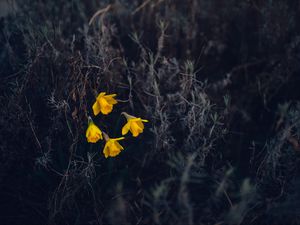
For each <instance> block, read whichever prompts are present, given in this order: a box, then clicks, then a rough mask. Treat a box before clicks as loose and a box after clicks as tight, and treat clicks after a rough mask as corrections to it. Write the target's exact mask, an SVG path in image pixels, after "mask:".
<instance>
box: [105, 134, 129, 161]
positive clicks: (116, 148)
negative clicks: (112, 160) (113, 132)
mask: <svg viewBox="0 0 300 225" xmlns="http://www.w3.org/2000/svg"><path fill="white" fill-rule="evenodd" d="M103 135H104V139H105V140H106V144H105V146H104V149H103V153H104V156H105V158H107V157H115V156H117V155H119V154H120V152H121V151H122V150H124V148H123V147H122V145H120V143H119V142H118V141H120V140H123V139H124V137H120V138H110V137H108V135H107V134H105V133H103Z"/></svg>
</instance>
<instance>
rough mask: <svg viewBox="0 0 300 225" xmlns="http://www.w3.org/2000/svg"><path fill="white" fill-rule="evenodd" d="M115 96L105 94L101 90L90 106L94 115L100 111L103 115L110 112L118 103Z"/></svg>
mask: <svg viewBox="0 0 300 225" xmlns="http://www.w3.org/2000/svg"><path fill="white" fill-rule="evenodd" d="M116 96H117V95H116V94H111V95H106V92H101V93H100V94H99V95H98V96H97V98H96V101H95V103H94V104H93V106H92V108H93V113H94V115H95V116H97V115H98V114H99V113H100V112H101V113H102V114H104V115H107V114H109V113H111V111H112V110H113V106H114V105H115V104H117V103H118V101H117V100H116V99H115V97H116Z"/></svg>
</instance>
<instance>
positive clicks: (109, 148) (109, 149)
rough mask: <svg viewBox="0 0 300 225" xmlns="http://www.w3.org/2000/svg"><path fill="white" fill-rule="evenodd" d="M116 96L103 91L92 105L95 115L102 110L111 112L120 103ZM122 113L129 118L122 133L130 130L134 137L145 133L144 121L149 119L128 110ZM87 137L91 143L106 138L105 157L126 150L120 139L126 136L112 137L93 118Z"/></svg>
mask: <svg viewBox="0 0 300 225" xmlns="http://www.w3.org/2000/svg"><path fill="white" fill-rule="evenodd" d="M116 96H117V95H116V94H112V95H106V93H105V92H101V93H100V94H99V95H98V97H97V98H96V101H95V103H94V104H93V107H92V108H93V113H94V115H95V116H97V115H98V114H99V113H100V112H101V113H102V114H104V115H107V114H109V113H111V112H112V110H113V107H114V105H115V104H117V103H118V101H117V100H116V99H115V97H116ZM121 114H122V115H124V116H125V118H126V119H127V123H126V124H125V125H124V126H123V128H122V135H125V134H127V133H128V132H129V131H130V132H131V133H132V136H133V137H137V136H138V135H139V134H140V133H143V130H144V124H143V122H148V120H144V119H141V118H137V117H134V116H131V115H129V114H128V113H126V112H122V113H121ZM86 138H87V141H88V142H90V143H96V142H98V141H99V140H102V139H103V138H104V140H105V141H106V143H105V146H104V149H103V153H104V156H105V158H107V157H115V156H117V155H119V153H120V152H121V151H122V150H124V148H123V147H122V146H121V145H120V143H119V141H120V140H123V139H125V138H124V137H120V138H110V137H109V136H108V135H107V134H106V133H105V132H103V131H101V130H100V128H99V127H98V126H96V125H95V124H94V122H93V121H92V119H91V118H89V123H88V128H87V130H86Z"/></svg>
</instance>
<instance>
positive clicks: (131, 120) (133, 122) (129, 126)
mask: <svg viewBox="0 0 300 225" xmlns="http://www.w3.org/2000/svg"><path fill="white" fill-rule="evenodd" d="M121 114H122V115H124V116H125V118H126V119H127V123H126V124H125V125H124V126H123V128H122V135H125V134H127V133H128V131H130V132H131V133H132V136H133V137H137V136H138V135H139V134H141V133H143V131H144V124H143V123H144V122H148V120H144V119H141V118H139V117H135V116H132V115H129V114H128V113H126V112H122V113H121Z"/></svg>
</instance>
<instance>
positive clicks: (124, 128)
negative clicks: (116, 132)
mask: <svg viewBox="0 0 300 225" xmlns="http://www.w3.org/2000/svg"><path fill="white" fill-rule="evenodd" d="M129 129H130V122H129V121H128V122H127V123H126V124H125V125H124V126H123V128H122V135H125V134H127V133H128V131H129Z"/></svg>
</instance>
